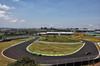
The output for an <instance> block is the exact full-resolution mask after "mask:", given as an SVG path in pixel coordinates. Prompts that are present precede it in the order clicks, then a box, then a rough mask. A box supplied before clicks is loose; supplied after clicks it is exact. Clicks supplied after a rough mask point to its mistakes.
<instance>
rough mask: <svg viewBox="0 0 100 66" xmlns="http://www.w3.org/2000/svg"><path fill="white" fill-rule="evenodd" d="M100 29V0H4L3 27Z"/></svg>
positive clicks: (1, 3)
mask: <svg viewBox="0 0 100 66" xmlns="http://www.w3.org/2000/svg"><path fill="white" fill-rule="evenodd" d="M1 27H6V28H40V27H55V28H90V29H100V0H0V28H1Z"/></svg>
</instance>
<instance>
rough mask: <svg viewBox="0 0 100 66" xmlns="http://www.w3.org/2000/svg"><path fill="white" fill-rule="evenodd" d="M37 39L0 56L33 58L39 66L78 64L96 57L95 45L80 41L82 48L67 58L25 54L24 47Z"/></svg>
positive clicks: (19, 45) (8, 50) (5, 51)
mask: <svg viewBox="0 0 100 66" xmlns="http://www.w3.org/2000/svg"><path fill="white" fill-rule="evenodd" d="M37 39H39V37H35V39H32V40H29V41H27V42H24V43H21V44H18V45H16V46H13V47H10V48H8V49H6V50H4V51H3V52H2V54H3V55H4V56H6V57H9V58H12V59H16V60H18V59H20V58H22V57H24V56H28V57H35V58H36V61H38V62H39V63H40V64H47V63H48V64H56V63H58V64H63V63H72V62H79V61H87V60H93V59H95V58H96V57H97V56H98V55H99V52H98V49H97V47H96V45H95V44H94V43H93V42H90V41H86V40H82V41H84V42H85V45H84V47H83V48H82V49H81V50H80V51H78V52H76V53H74V54H71V55H68V56H50V57H48V56H36V55H32V54H31V53H29V52H27V50H26V47H27V46H28V45H30V44H31V43H33V42H34V41H36V40H37ZM88 51H90V52H91V54H89V55H84V53H85V52H88Z"/></svg>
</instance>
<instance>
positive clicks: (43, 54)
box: [26, 43, 85, 56]
mask: <svg viewBox="0 0 100 66" xmlns="http://www.w3.org/2000/svg"><path fill="white" fill-rule="evenodd" d="M31 45H32V44H30V45H29V46H28V47H27V49H26V50H27V51H28V52H30V53H32V54H34V55H37V56H41V55H42V56H66V55H71V54H74V53H76V52H78V51H79V50H80V49H82V48H83V47H84V45H85V43H84V44H83V45H82V46H81V48H79V49H78V50H76V51H74V52H72V53H69V54H45V53H38V52H31V51H30V50H29V47H30V46H31Z"/></svg>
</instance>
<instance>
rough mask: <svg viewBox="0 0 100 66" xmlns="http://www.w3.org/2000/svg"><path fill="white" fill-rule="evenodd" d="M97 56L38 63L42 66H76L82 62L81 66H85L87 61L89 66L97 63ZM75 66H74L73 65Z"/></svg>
mask: <svg viewBox="0 0 100 66" xmlns="http://www.w3.org/2000/svg"><path fill="white" fill-rule="evenodd" d="M96 56H97V55H94V56H89V57H77V58H69V59H62V60H59V59H58V60H49V61H48V60H44V61H38V62H39V63H40V64H41V65H59V64H64V65H65V64H69V63H72V64H74V66H77V65H75V63H76V62H80V66H81V65H84V61H87V64H89V65H90V64H92V61H95V60H96V59H94V58H95V57H96ZM64 65H63V66H64ZM71 66H73V65H71Z"/></svg>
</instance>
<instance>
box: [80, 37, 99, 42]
mask: <svg viewBox="0 0 100 66" xmlns="http://www.w3.org/2000/svg"><path fill="white" fill-rule="evenodd" d="M82 39H83V40H88V41H92V42H94V43H98V42H100V38H97V37H94V36H84V37H82Z"/></svg>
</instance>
